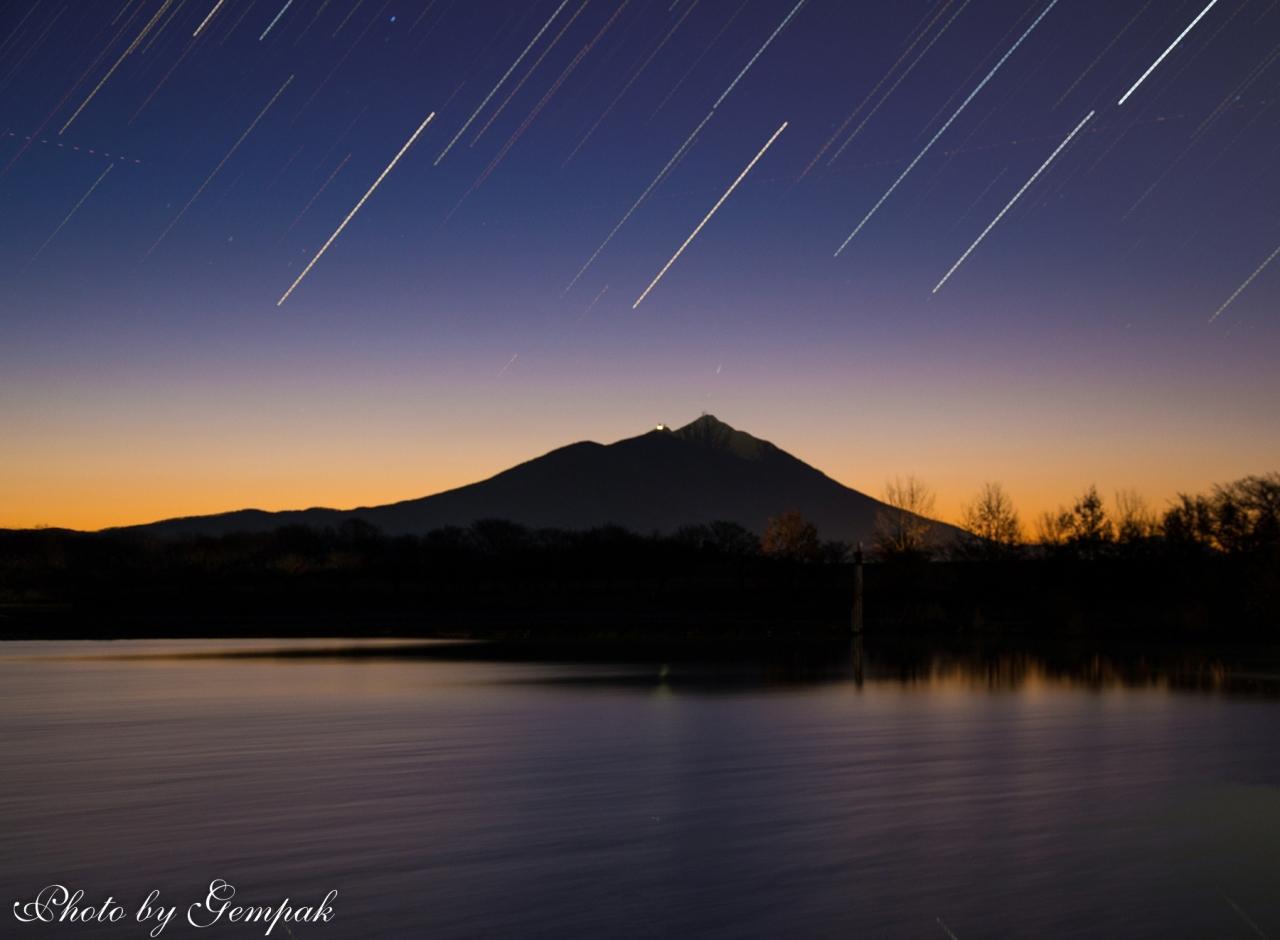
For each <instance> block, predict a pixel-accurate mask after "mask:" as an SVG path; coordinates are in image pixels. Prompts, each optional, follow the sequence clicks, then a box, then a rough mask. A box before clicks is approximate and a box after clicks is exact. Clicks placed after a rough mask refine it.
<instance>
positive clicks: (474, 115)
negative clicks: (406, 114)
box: [433, 0, 569, 166]
mask: <svg viewBox="0 0 1280 940" xmlns="http://www.w3.org/2000/svg"><path fill="white" fill-rule="evenodd" d="M568 4H569V0H561V3H560V5H559V6H558V7H556V9H555V12H554V13H552V14H551V16H550V17H549V18H548V19H547V21H546V22H545V23H543V24H542V29H540V30H538V32H537V34H536V35H534V37H533V38H532V39H530V40H529V45H527V46H525V47H524V51H523V52H521V53H520V54H519V55H518V56H516V60H515V61H514V62H512V63H511V68H509V69H507V70H506V71H505V72H504V73H503V74H502V78H500V79H498V84H496V85H494V86H493V89H492V90H491V91H490V92H489V94H487V95H485V96H484V101H481V102H480V107H478V108H476V109H475V110H474V111H472V112H471V117H469V118H467V122H466V123H465V124H463V125H462V127H460V128H458V133H456V134H454V135H453V140H451V141H449V143H448V144H447V145H446V146H445V148H444V149H443V150H441V151H440V156H438V157H436V160H435V163H434V164H433V165H434V166H439V165H440V161H441V160H443V159H444V158H445V155H446V154H448V152H449V151H450V150H452V149H453V145H454V144H456V143H457V142H458V139H459V138H460V137H462V135H463V134H465V133H466V132H467V128H468V127H470V126H471V124H472V122H473V121H474V120H475V119H476V118H477V117H479V116H480V112H481V111H483V110H484V109H485V105H487V104H488V103H489V101H490V99H492V98H493V96H494V95H496V94H497V93H498V89H499V88H501V87H502V85H503V83H504V82H505V81H506V80H507V79H508V78H510V77H511V73H512V72H514V71H515V70H516V66H518V65H519V64H520V63H521V62H523V61H524V57H525V56H527V55H528V54H529V50H530V49H532V48H533V46H534V43H536V42H537V41H538V40H539V39H541V38H542V34H543V33H545V32H546V31H547V27H549V26H550V25H551V24H552V22H553V21H554V20H555V18H556V17H557V16H559V15H560V11H561V10H563V9H564V8H565V7H566V6H568Z"/></svg>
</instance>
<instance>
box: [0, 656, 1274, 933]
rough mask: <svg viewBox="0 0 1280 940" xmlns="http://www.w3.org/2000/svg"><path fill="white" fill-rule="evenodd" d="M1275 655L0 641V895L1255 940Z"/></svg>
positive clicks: (429, 919) (738, 927)
mask: <svg viewBox="0 0 1280 940" xmlns="http://www.w3.org/2000/svg"><path fill="white" fill-rule="evenodd" d="M1274 662H1275V660H1274V658H1271V659H1269V658H1268V656H1267V655H1266V654H1265V651H1262V652H1259V651H1252V652H1249V651H1241V650H1227V651H1214V652H1202V653H1198V654H1195V655H1192V654H1190V653H1188V652H1186V651H1182V652H1176V653H1160V652H1153V651H1152V650H1146V651H1142V652H1135V653H1132V654H1126V653H1124V652H1116V651H1109V652H1107V653H1100V652H1097V651H1079V650H1070V649H1058V650H1043V649H1042V650H1035V649H1031V648H1028V649H1026V650H1023V651H1019V652H1010V651H1007V650H1006V651H995V650H983V649H980V648H978V649H975V648H971V647H964V646H960V645H956V646H954V647H945V646H944V647H926V646H922V645H910V644H890V643H886V642H873V641H871V640H868V641H867V642H865V644H863V646H862V647H859V646H857V645H856V644H853V643H846V644H840V645H837V646H821V647H818V646H811V645H797V644H782V645H777V644H775V645H772V646H768V647H759V646H756V647H743V646H738V647H735V648H733V649H729V650H725V649H723V648H720V649H708V648H705V647H703V648H698V647H691V646H688V645H680V646H675V647H673V646H670V645H668V644H650V645H648V646H640V647H631V648H628V649H621V648H618V647H608V648H595V649H592V648H590V647H582V646H574V647H545V646H536V647H534V646H529V645H525V646H516V645H508V644H503V645H486V644H475V643H435V642H399V641H397V642H385V641H381V642H374V643H364V642H356V641H350V642H340V641H321V642H310V641H270V640H264V641H253V642H245V641H221V642H219V641H181V642H153V641H138V642H119V643H47V644H45V643H15V644H11V645H7V646H4V647H0V688H3V689H4V705H5V707H4V709H3V710H0V740H2V741H3V742H4V748H5V752H4V758H5V765H4V766H5V771H4V773H3V774H0V832H2V833H3V834H4V839H3V843H2V844H3V848H0V894H3V895H4V896H5V898H6V899H7V900H9V901H10V902H11V901H12V900H16V899H19V898H23V897H29V896H30V895H32V894H33V893H34V892H35V891H36V890H38V889H39V887H41V886H43V885H45V884H49V883H52V882H63V883H70V884H74V885H75V886H77V887H82V888H84V890H85V891H86V892H87V894H88V896H89V897H90V898H91V899H92V898H95V897H96V898H99V899H101V898H102V897H105V895H107V894H113V895H115V896H116V897H117V898H118V899H124V900H128V901H129V902H132V903H133V904H135V905H136V904H137V903H138V902H139V901H140V900H141V899H142V898H143V897H145V896H146V894H147V892H148V891H150V890H152V889H157V890H160V891H161V892H162V893H163V895H164V896H165V897H168V898H172V899H173V900H174V901H175V902H176V901H178V900H180V899H181V900H184V901H190V900H194V899H196V898H198V897H200V896H201V893H202V891H203V890H204V889H205V888H206V887H207V885H208V883H209V881H210V880H211V879H213V878H215V877H223V878H227V879H228V880H232V881H234V882H236V883H237V884H238V886H239V888H240V890H241V892H242V896H243V897H244V898H245V900H246V902H251V903H266V902H270V901H274V900H278V899H279V898H280V897H284V896H289V897H292V898H296V899H318V898H319V897H321V896H323V895H324V894H325V892H327V891H328V890H329V889H330V888H337V889H338V891H339V896H338V900H337V904H336V910H337V917H338V919H337V920H336V921H335V922H334V923H333V924H328V925H325V926H324V927H318V928H313V929H312V935H313V936H323V937H326V938H329V940H347V938H388V940H389V938H402V937H419V936H422V937H445V938H452V937H459V938H461V937H474V936H547V937H557V938H559V937H596V936H601V935H609V936H612V937H618V938H621V937H642V936H677V935H680V936H683V935H695V936H699V937H704V936H705V937H724V938H738V937H761V938H774V937H780V936H787V937H836V936H839V937H849V936H853V937H860V936H873V937H880V936H887V937H897V936H902V937H916V936H925V937H927V936H945V934H944V933H943V932H942V931H943V926H945V928H946V929H947V930H949V931H951V932H953V933H954V935H955V936H957V937H960V938H964V940H969V938H974V937H1005V936H1036V937H1073V936H1081V937H1085V936H1125V937H1128V936H1172V937H1201V936H1256V935H1258V932H1259V931H1261V932H1262V933H1264V934H1265V935H1271V936H1275V935H1280V895H1277V893H1276V891H1275V876H1276V867H1275V847H1276V846H1277V845H1280V737H1277V735H1276V734H1275V728H1276V726H1277V719H1280V702H1277V701H1276V700H1275V699H1274V698H1273V696H1274V694H1275V689H1276V683H1275V681H1274V677H1275V676H1276V674H1277V673H1276V671H1275V670H1274V669H1273V668H1272V666H1271V664H1272V663H1274ZM0 913H3V914H4V915H8V909H7V908H6V909H4V910H3V911H0ZM1250 924H1252V925H1253V927H1251V926H1250ZM940 925H942V926H940ZM130 926H131V929H129V930H125V929H123V928H119V927H116V928H113V927H110V926H103V927H101V928H99V927H96V926H91V925H90V926H86V925H77V926H76V927H74V928H68V929H65V930H62V929H58V928H56V927H51V928H49V929H41V930H39V931H32V930H28V931H27V932H28V933H31V935H32V936H36V935H37V933H38V934H39V935H40V936H50V937H62V936H74V937H116V936H119V937H126V936H128V937H134V936H141V935H143V934H141V933H139V932H138V931H137V930H136V926H137V925H136V924H135V925H130ZM1255 928H1256V929H1255ZM11 932H13V931H6V930H5V929H4V928H3V927H0V935H6V936H7V935H8V934H9V933H11ZM294 933H295V934H297V935H298V936H299V937H301V936H302V933H301V932H299V931H297V930H296V929H295V930H294ZM281 934H282V931H279V930H278V931H276V932H275V933H273V936H278V935H281ZM183 935H190V929H189V928H186V929H182V930H178V929H177V927H176V925H175V927H173V928H170V932H168V933H166V936H183ZM201 935H202V936H203V934H201ZM257 935H260V934H258V933H257V932H256V931H249V930H246V929H245V928H243V926H240V927H237V928H229V929H227V930H225V931H221V932H219V931H209V936H211V937H218V936H227V937H243V936H257ZM283 935H284V936H286V937H287V936H288V934H287V933H284V934H283Z"/></svg>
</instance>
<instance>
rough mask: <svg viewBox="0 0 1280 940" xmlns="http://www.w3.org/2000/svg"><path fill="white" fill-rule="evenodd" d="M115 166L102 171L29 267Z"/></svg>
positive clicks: (112, 165) (47, 239) (39, 249)
mask: <svg viewBox="0 0 1280 940" xmlns="http://www.w3.org/2000/svg"><path fill="white" fill-rule="evenodd" d="M114 166H115V164H114V163H108V164H107V168H106V169H105V170H103V171H102V175H101V176H99V177H98V178H97V179H96V180H94V181H93V185H92V186H90V187H89V189H88V191H87V192H86V193H85V194H84V195H83V196H81V197H80V201H79V202H77V203H76V204H75V205H74V206H72V207H71V211H70V212H68V213H67V215H66V217H65V218H64V219H63V220H62V221H61V222H59V223H58V227H57V228H55V229H54V230H53V234H51V235H50V236H49V237H48V238H46V239H45V240H44V244H43V245H41V246H40V247H39V248H37V249H36V253H35V254H34V255H32V256H31V261H28V262H27V264H28V265H29V264H31V262H32V261H35V260H36V259H37V258H39V257H40V254H41V253H42V252H43V251H44V250H45V249H46V248H48V247H49V243H50V242H52V241H53V240H54V239H55V238H57V237H58V233H59V232H61V231H62V229H63V227H64V226H65V225H66V224H67V223H68V222H70V221H71V217H72V216H73V215H75V214H76V212H77V211H78V210H79V208H80V207H81V206H83V205H84V203H85V200H86V199H88V198H89V197H90V196H92V195H93V191H94V190H95V189H97V188H98V184H99V183H101V182H102V181H103V180H104V179H106V178H107V174H108V173H110V172H111V170H112V168H113V167H114Z"/></svg>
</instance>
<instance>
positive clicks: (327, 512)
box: [131, 414, 957, 542]
mask: <svg viewBox="0 0 1280 940" xmlns="http://www.w3.org/2000/svg"><path fill="white" fill-rule="evenodd" d="M883 508H884V504H883V503H881V502H880V501H879V500H876V499H873V498H872V497H870V496H867V495H866V494H865V493H860V492H858V491H857V490H854V489H851V488H849V487H847V486H844V485H843V484H841V483H837V482H836V481H835V480H833V479H831V478H830V477H829V476H827V475H826V474H824V473H822V472H821V471H819V470H817V469H815V468H813V467H811V466H809V465H808V464H806V463H805V462H804V461H802V460H799V459H797V458H795V457H793V456H791V455H790V454H788V453H787V452H786V451H784V450H782V449H780V448H778V447H775V446H774V445H773V444H771V443H769V442H768V441H764V440H761V439H759V438H757V437H753V436H752V435H750V434H747V433H746V432H745V431H739V430H736V429H735V428H732V427H730V426H729V425H727V424H725V423H724V422H723V421H720V420H718V419H716V418H715V417H714V416H712V415H707V414H704V415H703V416H702V417H700V418H698V419H697V420H696V421H694V422H692V423H690V424H687V425H685V426H684V427H682V428H679V429H677V430H671V429H669V428H667V427H665V426H662V425H659V426H658V428H657V429H655V430H652V431H650V432H648V433H647V434H641V435H640V436H638V437H631V438H626V439H624V440H621V441H617V442H616V443H613V444H607V445H606V444H597V443H595V442H594V441H582V442H580V443H577V444H570V445H568V446H567V447H561V448H558V449H556V450H553V451H551V452H550V453H547V454H544V455H543V456H541V457H537V458H535V459H533V460H530V461H528V462H526V463H522V464H519V465H517V466H515V467H512V468H511V469H509V470H505V471H503V472H502V473H499V474H497V475H496V476H493V477H490V478H489V479H487V480H482V481H481V482H479V483H472V484H470V485H468V486H462V487H458V488H457V489H453V490H447V491H445V492H443V493H437V494H435V495H434V496H425V497H422V498H420V499H411V500H406V501H404V502H399V503H391V504H388V505H385V506H368V507H360V508H357V509H350V510H336V509H318V508H317V509H304V510H296V511H286V512H264V511H261V510H255V509H250V510H241V511H238V512H229V513H221V514H217V515H209V516H191V517H186V518H180V519H167V520H164V521H162V522H155V523H151V524H149V525H146V526H134V527H131V528H133V529H143V530H147V531H150V532H153V533H155V534H158V535H169V536H181V535H197V534H198V535H222V534H227V533H231V532H260V531H265V530H270V529H274V528H277V527H280V526H285V525H306V526H313V527H325V526H337V525H340V524H341V523H343V522H345V521H347V520H349V519H359V520H361V521H363V522H367V523H369V524H371V525H374V526H376V527H377V528H379V529H381V530H382V531H383V532H384V533H386V534H388V535H400V534H421V533H425V532H429V531H431V530H432V529H439V528H442V527H444V526H467V525H470V524H471V523H473V522H475V521H477V520H480V519H505V520H509V521H511V522H515V523H518V524H520V525H524V526H529V527H531V528H560V529H579V530H580V529H589V528H593V527H596V526H603V525H619V526H622V527H624V528H626V529H630V530H632V531H635V532H639V533H650V532H672V531H674V530H676V529H678V528H680V527H681V526H685V525H691V524H698V523H709V522H714V521H718V520H725V521H730V522H736V523H738V524H739V525H742V526H743V527H745V528H747V529H749V530H751V531H753V532H756V533H760V532H762V531H763V530H764V527H765V525H766V524H767V522H768V520H769V518H770V517H771V516H775V515H777V514H779V513H782V512H786V511H789V510H795V511H798V512H800V513H801V514H802V515H804V516H805V517H806V518H808V519H809V520H811V521H812V522H813V523H814V524H815V525H817V527H818V532H819V535H820V536H821V537H822V538H827V539H841V540H844V541H848V542H857V541H862V542H869V541H870V538H871V533H872V529H873V527H874V525H875V520H876V515H877V513H878V512H879V511H880V510H881V509H883ZM935 531H936V532H937V534H938V536H939V537H940V538H945V537H949V536H950V535H952V534H954V533H955V532H956V531H957V530H955V529H953V528H952V527H951V526H947V525H945V524H941V523H940V524H939V525H938V526H937V529H936V530H935Z"/></svg>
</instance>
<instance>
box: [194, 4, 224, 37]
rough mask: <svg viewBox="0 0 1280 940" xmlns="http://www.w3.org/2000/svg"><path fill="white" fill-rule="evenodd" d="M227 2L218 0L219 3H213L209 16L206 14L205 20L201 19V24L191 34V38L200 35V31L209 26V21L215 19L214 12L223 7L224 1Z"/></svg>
mask: <svg viewBox="0 0 1280 940" xmlns="http://www.w3.org/2000/svg"><path fill="white" fill-rule="evenodd" d="M226 2H227V0H218V2H217V3H215V4H214V5H213V9H212V10H210V11H209V13H208V15H207V16H205V18H204V19H203V20H201V21H200V25H199V26H197V27H196V31H195V32H194V33H192V34H191V38H192V39H195V38H196V37H197V36H199V35H200V32H201V31H202V30H203V29H204V28H205V27H206V26H208V25H209V21H210V20H211V19H213V14H215V13H217V12H218V10H220V9H222V5H223V4H224V3H226Z"/></svg>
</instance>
